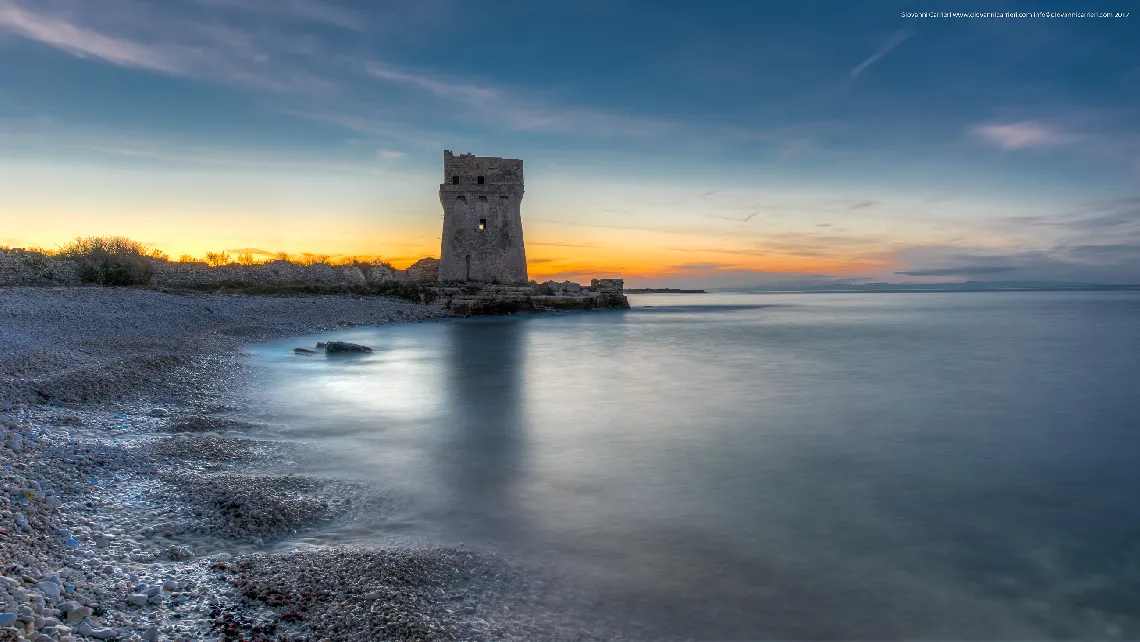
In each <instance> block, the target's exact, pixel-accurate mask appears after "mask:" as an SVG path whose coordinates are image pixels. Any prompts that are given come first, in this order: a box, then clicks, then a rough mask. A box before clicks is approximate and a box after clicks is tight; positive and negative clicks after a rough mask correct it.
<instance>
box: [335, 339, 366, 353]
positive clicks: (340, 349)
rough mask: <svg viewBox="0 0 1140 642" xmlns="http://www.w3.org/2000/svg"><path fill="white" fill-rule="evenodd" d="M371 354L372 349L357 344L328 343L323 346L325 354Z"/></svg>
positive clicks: (345, 342) (343, 342)
mask: <svg viewBox="0 0 1140 642" xmlns="http://www.w3.org/2000/svg"><path fill="white" fill-rule="evenodd" d="M363 352H372V348H369V347H368V346H362V345H360V344H358V343H349V342H347V341H329V342H328V343H327V344H326V345H325V354H349V353H363Z"/></svg>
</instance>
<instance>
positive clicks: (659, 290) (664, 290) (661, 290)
mask: <svg viewBox="0 0 1140 642" xmlns="http://www.w3.org/2000/svg"><path fill="white" fill-rule="evenodd" d="M625 292H626V294H708V292H705V291H704V290H679V289H677V288H626V289H625Z"/></svg>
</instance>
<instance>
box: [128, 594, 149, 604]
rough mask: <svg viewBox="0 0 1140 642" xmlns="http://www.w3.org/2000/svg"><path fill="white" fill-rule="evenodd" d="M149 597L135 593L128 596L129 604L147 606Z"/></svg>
mask: <svg viewBox="0 0 1140 642" xmlns="http://www.w3.org/2000/svg"><path fill="white" fill-rule="evenodd" d="M146 599H147V596H146V595H145V594H143V593H133V594H131V595H128V596H127V604H130V605H132V606H138V607H142V606H145V605H146Z"/></svg>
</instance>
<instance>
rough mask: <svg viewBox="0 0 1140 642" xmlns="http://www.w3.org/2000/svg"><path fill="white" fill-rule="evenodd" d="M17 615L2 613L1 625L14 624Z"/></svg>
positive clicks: (0, 615)
mask: <svg viewBox="0 0 1140 642" xmlns="http://www.w3.org/2000/svg"><path fill="white" fill-rule="evenodd" d="M17 617H18V616H17V615H16V614H15V613H0V626H12V624H14V623H15V622H16V618H17Z"/></svg>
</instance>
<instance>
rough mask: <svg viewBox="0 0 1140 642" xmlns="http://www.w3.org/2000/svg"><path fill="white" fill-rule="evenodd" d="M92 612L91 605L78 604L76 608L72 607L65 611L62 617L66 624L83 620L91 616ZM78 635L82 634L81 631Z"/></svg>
mask: <svg viewBox="0 0 1140 642" xmlns="http://www.w3.org/2000/svg"><path fill="white" fill-rule="evenodd" d="M93 612H94V611H92V610H91V607H88V606H80V607H78V608H74V609H71V610H69V611H68V612H67V614H66V615H65V616H64V619H65V620H67V623H68V624H78V623H80V622H83V620H86V619H87V618H89V617H91V614H92V613H93ZM80 635H83V634H82V633H81V634H80Z"/></svg>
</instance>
